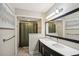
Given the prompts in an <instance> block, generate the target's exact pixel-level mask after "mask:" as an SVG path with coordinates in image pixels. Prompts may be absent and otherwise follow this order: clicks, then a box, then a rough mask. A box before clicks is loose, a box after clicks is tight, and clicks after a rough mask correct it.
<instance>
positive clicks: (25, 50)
mask: <svg viewBox="0 0 79 59" xmlns="http://www.w3.org/2000/svg"><path fill="white" fill-rule="evenodd" d="M18 56H31V55H29V48H28V47H22V48H19V51H18ZM32 56H41V54H40V53H36V54H33V55H32Z"/></svg>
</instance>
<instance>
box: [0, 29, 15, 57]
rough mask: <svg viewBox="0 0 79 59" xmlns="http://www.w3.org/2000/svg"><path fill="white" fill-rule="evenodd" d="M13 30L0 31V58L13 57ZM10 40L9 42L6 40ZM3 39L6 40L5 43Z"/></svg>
mask: <svg viewBox="0 0 79 59" xmlns="http://www.w3.org/2000/svg"><path fill="white" fill-rule="evenodd" d="M12 36H14V30H8V29H7V30H6V29H0V56H14V54H15V53H14V52H15V51H14V49H15V46H14V41H15V40H14V39H15V38H14V37H13V38H11V37H12ZM9 38H11V39H10V40H7V39H9ZM3 39H6V40H7V41H5V42H4V41H3Z"/></svg>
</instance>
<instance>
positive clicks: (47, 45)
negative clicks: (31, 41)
mask: <svg viewBox="0 0 79 59" xmlns="http://www.w3.org/2000/svg"><path fill="white" fill-rule="evenodd" d="M39 52H40V53H41V54H42V55H43V56H74V55H79V51H78V50H76V49H74V48H71V47H69V46H66V45H63V44H61V43H57V42H55V41H53V40H52V39H49V38H42V39H39Z"/></svg>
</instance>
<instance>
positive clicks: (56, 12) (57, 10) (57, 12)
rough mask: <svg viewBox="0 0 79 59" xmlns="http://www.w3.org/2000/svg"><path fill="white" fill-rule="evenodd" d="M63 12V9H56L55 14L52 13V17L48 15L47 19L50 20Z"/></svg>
mask: <svg viewBox="0 0 79 59" xmlns="http://www.w3.org/2000/svg"><path fill="white" fill-rule="evenodd" d="M62 11H63V8H61V9H58V8H56V10H55V12H53V13H51V14H50V15H48V16H47V17H46V19H49V18H50V17H52V16H55V15H57V14H59V13H60V12H62Z"/></svg>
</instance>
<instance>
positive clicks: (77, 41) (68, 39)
mask: <svg viewBox="0 0 79 59" xmlns="http://www.w3.org/2000/svg"><path fill="white" fill-rule="evenodd" d="M78 11H79V8H76V9H74V10H72V11H69V12H67V13H65V14H63V15H60V16H58V17H56V18H54V19H53V20H50V21H54V20H57V19H59V18H62V17H65V16H68V15H70V14H73V13H75V12H78ZM50 21H46V22H45V36H50V37H54V38H57V39H62V40H67V41H71V42H74V43H79V40H74V39H70V38H65V37H60V36H55V35H49V34H46V24H47V23H48V22H50Z"/></svg>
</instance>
